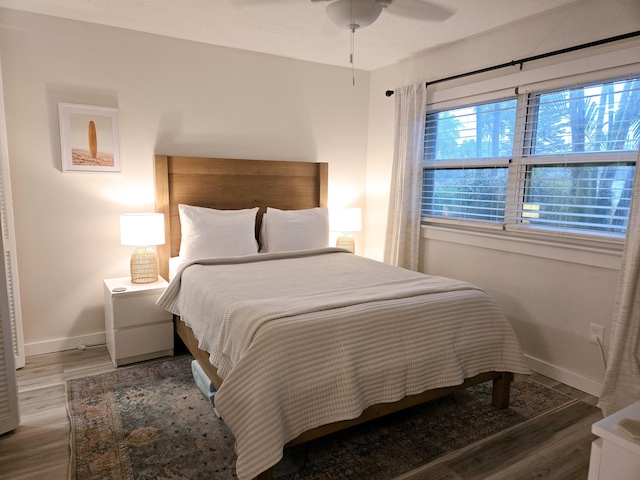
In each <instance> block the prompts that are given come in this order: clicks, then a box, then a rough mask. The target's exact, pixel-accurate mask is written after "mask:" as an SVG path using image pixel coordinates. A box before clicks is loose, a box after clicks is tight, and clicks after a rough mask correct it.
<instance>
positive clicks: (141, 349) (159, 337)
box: [113, 322, 173, 365]
mask: <svg viewBox="0 0 640 480" xmlns="http://www.w3.org/2000/svg"><path fill="white" fill-rule="evenodd" d="M113 349H114V352H113V353H114V357H115V358H117V359H119V361H118V365H121V364H123V363H129V362H127V359H128V358H132V357H139V356H142V355H146V354H149V353H155V352H160V351H163V350H173V323H172V322H167V323H159V324H157V325H144V326H142V327H135V328H126V329H123V330H117V331H116V332H114V344H113Z"/></svg>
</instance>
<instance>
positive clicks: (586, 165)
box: [422, 78, 640, 236]
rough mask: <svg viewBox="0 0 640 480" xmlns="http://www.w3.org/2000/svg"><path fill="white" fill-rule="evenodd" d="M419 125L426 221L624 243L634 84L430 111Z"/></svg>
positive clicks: (637, 94)
mask: <svg viewBox="0 0 640 480" xmlns="http://www.w3.org/2000/svg"><path fill="white" fill-rule="evenodd" d="M518 118H521V119H522V120H520V121H517V119H518ZM426 120H427V121H426V128H425V150H424V170H423V190H422V191H423V193H422V215H423V217H427V219H428V220H430V221H436V222H437V221H439V220H442V219H454V220H457V221H475V222H482V224H487V223H493V224H499V225H503V226H505V228H509V227H516V228H518V227H519V228H533V229H537V230H552V231H554V232H573V233H576V232H581V233H587V234H602V233H606V234H607V235H610V236H611V235H613V236H624V234H625V232H626V225H627V217H628V213H629V204H630V198H631V191H632V187H633V177H634V171H635V164H636V159H637V150H638V147H639V145H640V79H638V78H635V79H625V80H619V81H612V82H607V83H600V84H595V85H584V86H579V87H573V88H568V89H562V90H554V91H545V92H537V93H529V94H521V95H518V96H517V97H514V98H509V99H501V100H500V101H496V102H493V103H482V104H474V105H465V106H463V107H458V108H455V109H450V110H443V111H430V112H428V114H427V119H426Z"/></svg>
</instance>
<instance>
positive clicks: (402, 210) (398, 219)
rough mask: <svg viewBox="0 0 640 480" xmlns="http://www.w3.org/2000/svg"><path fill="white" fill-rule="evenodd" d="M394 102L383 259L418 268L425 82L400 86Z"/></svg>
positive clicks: (413, 268)
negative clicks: (393, 130) (392, 143)
mask: <svg viewBox="0 0 640 480" xmlns="http://www.w3.org/2000/svg"><path fill="white" fill-rule="evenodd" d="M395 102H396V104H395V142H394V149H393V170H392V173H391V191H390V198H389V215H388V218H387V234H386V238H385V252H384V261H385V262H386V263H389V264H391V265H397V266H399V267H403V268H408V269H410V270H417V269H418V251H419V246H420V217H421V215H420V204H421V196H422V156H423V150H424V127H425V120H426V113H427V87H426V85H425V84H424V83H421V84H419V85H407V86H404V87H401V88H397V89H396V90H395Z"/></svg>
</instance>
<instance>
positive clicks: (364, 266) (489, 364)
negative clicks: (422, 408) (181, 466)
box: [158, 249, 529, 479]
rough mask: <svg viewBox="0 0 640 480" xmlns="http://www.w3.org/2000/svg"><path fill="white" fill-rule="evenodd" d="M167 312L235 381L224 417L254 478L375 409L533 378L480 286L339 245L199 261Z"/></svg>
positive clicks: (226, 390)
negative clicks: (511, 376) (320, 434)
mask: <svg viewBox="0 0 640 480" xmlns="http://www.w3.org/2000/svg"><path fill="white" fill-rule="evenodd" d="M158 304H160V305H162V306H163V307H164V308H166V309H167V310H169V311H171V312H172V313H174V314H176V315H180V316H181V317H182V320H183V321H184V322H185V323H186V324H187V325H188V326H189V327H191V329H192V330H193V332H194V335H195V337H196V338H197V339H198V341H199V343H200V348H202V349H203V350H206V351H208V352H210V360H211V363H212V364H213V365H214V366H216V368H217V369H218V373H219V375H220V377H221V378H223V380H224V382H223V384H222V386H221V388H220V389H219V391H218V393H217V394H216V397H215V403H216V408H217V410H218V412H219V413H220V415H221V416H222V418H223V419H224V421H225V422H226V423H227V425H228V426H229V428H230V429H231V431H232V432H233V434H234V436H235V439H236V451H237V455H238V458H237V463H236V473H237V475H238V477H239V478H240V479H249V478H254V477H255V476H257V475H258V474H259V473H261V472H262V471H264V470H266V469H268V468H269V467H271V466H273V465H275V464H276V463H277V462H278V461H279V460H280V459H281V457H282V450H283V447H284V445H285V444H286V443H287V442H288V441H290V440H292V439H294V438H296V437H297V436H298V435H300V434H301V433H303V432H305V431H307V430H309V429H312V428H315V427H317V426H320V425H325V424H328V423H332V422H336V421H340V420H346V419H351V418H355V417H358V416H359V415H360V413H361V412H362V411H363V410H364V409H365V408H366V407H368V406H370V405H374V404H377V403H385V402H394V401H397V400H400V399H401V398H403V397H404V396H406V395H411V394H416V393H421V392H423V391H425V390H429V389H433V388H438V387H444V386H452V385H458V384H460V383H462V382H463V381H464V379H465V378H468V377H472V376H474V375H476V374H478V373H481V372H486V371H506V372H514V373H528V372H529V371H528V369H527V367H526V365H525V362H524V359H523V356H522V352H521V350H520V346H519V344H518V341H517V339H516V337H515V335H514V333H513V330H512V328H511V326H510V325H509V323H508V321H507V320H506V318H505V317H504V315H503V314H502V313H501V312H500V310H499V309H498V307H497V306H496V304H495V303H494V301H493V300H492V299H491V298H490V297H489V296H488V295H487V294H486V293H485V292H484V291H482V290H480V289H479V288H477V287H475V286H473V285H471V284H468V283H464V282H459V281H456V280H452V279H448V278H443V277H434V276H427V275H423V274H420V273H416V272H411V271H408V270H405V269H401V268H396V267H391V266H389V265H385V264H382V263H380V262H376V261H373V260H368V259H365V258H363V257H359V256H356V255H353V254H351V253H347V252H346V251H344V250H340V249H321V250H312V251H307V252H298V253H287V254H282V253H280V254H259V255H252V256H249V257H237V258H226V259H208V260H200V261H198V262H194V263H191V264H187V265H185V266H183V267H182V269H181V270H179V271H178V272H177V273H176V275H175V278H174V279H173V280H172V282H171V284H170V285H169V287H168V288H167V290H166V292H165V293H164V295H163V296H162V297H161V298H160V299H159V300H158Z"/></svg>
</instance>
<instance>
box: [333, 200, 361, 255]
mask: <svg viewBox="0 0 640 480" xmlns="http://www.w3.org/2000/svg"><path fill="white" fill-rule="evenodd" d="M329 221H330V225H331V231H333V232H340V236H339V237H338V239H337V240H336V247H339V248H346V249H347V250H350V251H351V252H355V251H356V242H355V241H354V239H353V237H352V236H351V232H359V231H360V230H362V213H361V209H359V208H332V209H331V210H329Z"/></svg>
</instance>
